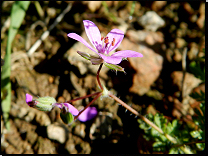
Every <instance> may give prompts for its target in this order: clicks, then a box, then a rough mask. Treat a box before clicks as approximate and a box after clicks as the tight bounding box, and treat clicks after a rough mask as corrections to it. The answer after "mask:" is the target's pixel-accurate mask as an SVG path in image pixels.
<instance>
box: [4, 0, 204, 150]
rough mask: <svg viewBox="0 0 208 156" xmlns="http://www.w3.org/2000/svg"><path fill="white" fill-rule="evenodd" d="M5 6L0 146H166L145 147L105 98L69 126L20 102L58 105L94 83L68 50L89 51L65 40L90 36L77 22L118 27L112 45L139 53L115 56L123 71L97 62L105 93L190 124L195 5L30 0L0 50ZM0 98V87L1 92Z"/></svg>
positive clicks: (197, 48)
mask: <svg viewBox="0 0 208 156" xmlns="http://www.w3.org/2000/svg"><path fill="white" fill-rule="evenodd" d="M14 4H15V1H1V7H2V8H1V10H2V11H1V58H2V59H3V60H1V64H2V65H3V66H1V71H2V72H3V70H5V69H3V67H4V66H5V63H6V62H8V60H10V61H9V62H10V65H8V66H9V67H10V68H11V73H10V75H9V79H7V82H8V84H9V80H10V82H11V94H8V95H11V100H10V101H9V102H8V103H6V104H5V105H6V106H8V108H7V110H8V114H9V117H8V122H9V123H10V130H9V131H8V130H7V129H6V127H5V125H4V122H3V115H1V151H2V153H4V154H29V153H31V154H32V153H36V154H42V153H51V154H62V153H63V154H89V153H91V154H101V153H106V154H110V153H115V154H121V153H126V154H127V153H128V154H149V153H154V154H155V153H161V154H162V153H168V148H167V149H165V150H163V151H157V152H155V151H154V150H153V147H152V144H153V142H154V141H151V140H149V141H147V140H146V139H145V138H144V137H143V135H144V131H143V129H141V128H140V127H139V125H140V124H139V123H138V121H137V120H138V118H136V117H135V116H134V115H132V114H130V112H128V111H126V110H125V108H123V107H122V106H120V105H118V103H116V102H115V101H114V100H113V99H111V98H104V99H102V100H101V99H98V100H96V101H95V102H94V103H93V106H95V107H96V108H97V110H98V111H99V114H98V116H97V117H96V118H94V119H92V120H90V121H88V122H85V123H82V122H80V121H76V122H74V123H73V124H72V125H71V126H67V125H65V124H64V123H63V122H62V120H61V119H60V116H59V112H60V110H59V109H54V110H52V111H51V112H47V113H46V112H41V111H38V110H36V109H34V108H30V107H29V106H28V105H27V104H26V102H25V94H26V93H29V94H31V95H33V96H34V97H37V96H40V97H44V96H51V97H54V98H55V99H56V100H57V101H58V102H64V101H68V100H71V99H75V98H78V97H80V96H84V95H87V94H91V93H94V92H96V91H97V90H98V87H97V82H96V72H97V70H98V67H99V66H98V65H92V64H91V62H90V61H89V62H88V61H87V60H85V59H83V58H82V57H81V56H80V55H78V54H77V53H76V51H77V50H79V51H83V52H89V53H90V50H89V49H88V48H87V47H85V46H84V45H83V44H82V43H79V42H77V41H75V40H73V39H71V38H68V37H67V34H68V33H71V32H74V33H77V34H79V35H81V36H82V37H83V38H84V39H86V40H87V41H88V43H90V42H89V40H88V39H87V36H86V33H85V31H84V27H83V22H82V21H83V20H91V21H92V22H94V23H95V24H96V25H97V26H98V28H99V30H100V32H101V34H102V36H106V35H107V33H108V32H109V31H110V30H111V29H114V28H118V29H121V30H122V31H124V33H125V37H124V39H123V41H122V43H121V45H120V46H119V47H118V49H117V50H133V51H137V52H140V53H142V54H143V57H142V58H130V59H128V61H127V60H125V61H122V62H121V63H120V66H122V67H123V68H124V69H125V71H126V74H124V73H122V72H121V73H119V72H117V73H115V72H114V71H112V70H110V69H108V68H107V67H105V66H103V68H102V70H101V73H100V78H101V81H102V83H104V84H105V85H106V87H107V88H108V89H109V90H110V91H112V92H113V93H114V95H116V96H117V97H119V98H120V99H122V100H123V101H124V102H126V103H127V104H129V105H130V106H131V107H132V108H134V109H135V110H137V111H138V112H139V113H141V114H142V115H144V116H145V115H147V114H149V113H151V114H153V115H155V114H156V113H161V114H163V115H164V117H165V118H166V119H168V120H169V121H172V120H174V119H177V120H178V121H180V122H181V123H182V124H187V123H188V124H192V122H193V121H192V116H193V115H194V113H195V111H194V110H195V107H197V106H198V103H197V101H196V100H195V99H194V98H192V97H190V94H192V93H194V92H198V93H200V91H202V92H204V91H205V78H204V77H203V76H204V75H203V73H204V70H203V67H204V62H205V61H204V59H202V60H200V61H198V60H199V58H203V57H204V55H205V52H204V51H203V48H204V45H205V24H204V23H205V2H203V1H199V2H196V1H195V2H182V3H179V2H166V1H153V2H145V1H142V2H138V1H78V2H76V1H70V2H67V1H65V2H63V1H31V2H29V3H28V4H27V7H26V8H25V9H24V8H23V7H22V10H23V12H25V16H23V19H22V21H21V23H20V26H19V28H18V30H16V31H17V33H16V34H15V35H14V39H13V41H12V43H11V53H10V55H8V54H7V48H8V40H9V35H8V32H9V27H10V24H11V19H12V18H11V12H12V6H13V5H14ZM20 8H21V7H20ZM57 17H58V18H57ZM15 19H16V20H17V21H18V20H20V19H19V18H18V17H17V18H15ZM60 19H61V20H60ZM13 24H14V22H13ZM13 29H14V28H13ZM37 41H38V42H39V43H38V44H37ZM6 56H9V57H8V58H9V59H8V60H7V59H5V57H6ZM197 61H198V62H197ZM198 64H199V66H197V65H198ZM197 72H198V73H197ZM200 72H201V73H200ZM2 79H3V77H2ZM1 82H3V83H4V82H5V81H3V80H2V81H1ZM3 83H2V84H1V85H3V86H4V85H6V84H3ZM8 93H10V92H8ZM6 95H7V93H4V90H3V89H2V90H1V99H2V100H4V97H5V96H6ZM91 100H92V98H88V99H84V100H79V101H75V102H73V105H74V106H75V107H76V108H77V109H78V110H81V109H83V107H84V106H86V105H87V104H88V103H89V102H90V101H91ZM2 105H3V104H2ZM2 107H4V108H3V109H2V114H3V113H5V111H4V110H5V106H2Z"/></svg>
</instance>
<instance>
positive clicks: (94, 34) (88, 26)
mask: <svg viewBox="0 0 208 156" xmlns="http://www.w3.org/2000/svg"><path fill="white" fill-rule="evenodd" d="M83 23H84V27H85V32H86V34H87V37H88V38H89V40H90V42H91V43H92V45H94V47H95V48H96V49H97V50H98V51H100V50H101V48H102V41H101V35H100V31H99V29H98V27H97V26H96V25H95V24H94V23H93V22H92V21H89V20H83Z"/></svg>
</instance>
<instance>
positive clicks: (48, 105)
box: [26, 94, 56, 111]
mask: <svg viewBox="0 0 208 156" xmlns="http://www.w3.org/2000/svg"><path fill="white" fill-rule="evenodd" d="M26 103H27V104H28V105H29V106H30V107H34V108H37V109H38V110H41V111H51V109H52V108H53V107H54V106H53V104H54V103H56V100H55V99H54V98H53V97H48V96H47V97H40V98H38V99H34V100H33V97H32V95H30V94H26Z"/></svg>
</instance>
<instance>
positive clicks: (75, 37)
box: [67, 33, 97, 53]
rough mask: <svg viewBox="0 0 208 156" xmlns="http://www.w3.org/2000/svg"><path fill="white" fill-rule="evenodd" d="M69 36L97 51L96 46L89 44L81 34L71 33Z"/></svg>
mask: <svg viewBox="0 0 208 156" xmlns="http://www.w3.org/2000/svg"><path fill="white" fill-rule="evenodd" d="M67 36H68V37H70V38H72V39H74V40H77V41H79V42H81V43H83V44H84V45H85V46H86V47H87V48H89V49H90V50H92V51H94V52H96V53H97V51H96V50H95V49H94V48H92V47H91V45H89V44H88V43H87V41H85V39H83V38H82V37H81V36H79V35H77V34H76V33H69V34H68V35H67Z"/></svg>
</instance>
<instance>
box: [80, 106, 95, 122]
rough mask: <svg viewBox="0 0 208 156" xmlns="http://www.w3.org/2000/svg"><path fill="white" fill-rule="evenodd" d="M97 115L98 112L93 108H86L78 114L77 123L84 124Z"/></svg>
mask: <svg viewBox="0 0 208 156" xmlns="http://www.w3.org/2000/svg"><path fill="white" fill-rule="evenodd" d="M97 114H98V112H97V109H96V108H95V107H88V108H87V109H85V110H84V111H83V112H82V113H81V114H80V116H79V117H78V119H79V121H82V122H86V121H88V120H91V119H92V118H94V117H95V116H96V115H97Z"/></svg>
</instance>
